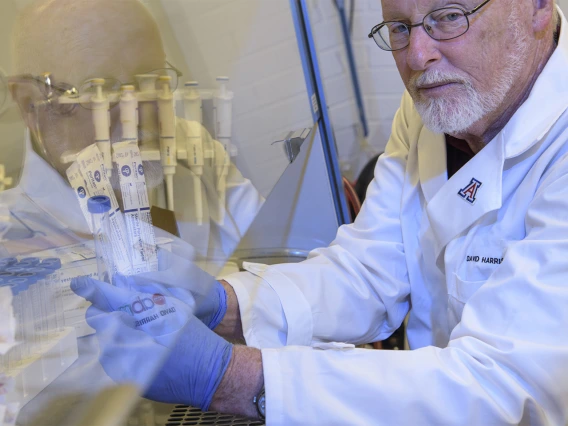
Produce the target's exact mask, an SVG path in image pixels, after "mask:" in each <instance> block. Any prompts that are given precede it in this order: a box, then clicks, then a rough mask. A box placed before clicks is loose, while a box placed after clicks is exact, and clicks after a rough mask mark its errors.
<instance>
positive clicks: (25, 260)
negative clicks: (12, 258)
mask: <svg viewBox="0 0 568 426" xmlns="http://www.w3.org/2000/svg"><path fill="white" fill-rule="evenodd" d="M39 262H40V258H39V257H24V258H23V259H20V262H19V264H23V263H25V264H30V263H31V264H32V265H33V266H36V265H38V264H39Z"/></svg>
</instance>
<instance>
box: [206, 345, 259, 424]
mask: <svg viewBox="0 0 568 426" xmlns="http://www.w3.org/2000/svg"><path fill="white" fill-rule="evenodd" d="M263 384H264V376H263V374H262V356H261V353H260V350H258V349H255V348H247V347H246V346H240V345H239V346H237V345H235V346H234V347H233V356H232V357H231V361H230V362H229V366H228V367H227V371H225V375H224V376H223V379H222V380H221V383H220V384H219V387H218V388H217V391H216V392H215V394H214V395H213V400H212V401H211V409H212V410H214V411H218V412H220V413H231V414H237V415H241V416H245V417H249V418H254V419H256V418H258V412H257V410H256V405H255V404H254V403H253V398H254V397H255V396H256V395H258V394H259V392H260V390H261V389H262V385H263Z"/></svg>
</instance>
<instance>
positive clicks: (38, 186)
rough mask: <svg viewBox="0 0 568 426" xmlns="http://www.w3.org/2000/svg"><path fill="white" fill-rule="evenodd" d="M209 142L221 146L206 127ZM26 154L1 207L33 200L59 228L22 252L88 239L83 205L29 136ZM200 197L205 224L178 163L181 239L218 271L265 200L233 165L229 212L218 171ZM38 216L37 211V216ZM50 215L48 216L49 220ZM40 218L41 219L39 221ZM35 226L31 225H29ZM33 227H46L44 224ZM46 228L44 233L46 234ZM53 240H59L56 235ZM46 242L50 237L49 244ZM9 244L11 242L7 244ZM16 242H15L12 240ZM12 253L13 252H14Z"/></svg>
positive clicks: (0, 196)
mask: <svg viewBox="0 0 568 426" xmlns="http://www.w3.org/2000/svg"><path fill="white" fill-rule="evenodd" d="M183 125H184V120H182V119H178V127H177V136H178V141H183V140H184V139H183V138H184V137H185V128H184V127H183ZM204 138H205V143H207V144H208V145H213V144H215V143H216V144H218V142H216V141H214V140H212V139H211V138H210V136H209V134H208V133H207V131H204ZM25 143H26V154H25V160H24V168H23V170H22V175H21V179H20V183H19V185H18V186H17V187H16V188H12V189H9V190H7V191H4V192H3V193H0V205H2V206H6V207H8V208H11V209H12V208H17V205H18V204H22V202H21V200H22V198H29V199H30V200H32V201H33V203H34V204H35V205H36V206H37V207H39V209H40V211H41V212H42V213H44V214H45V216H44V218H45V219H44V221H49V222H50V223H57V224H58V225H59V226H58V227H57V228H59V229H55V227H52V228H53V229H52V231H53V232H51V235H50V236H49V238H47V239H46V238H43V237H44V236H43V235H39V236H38V238H40V239H44V240H46V241H40V242H38V243H35V242H32V241H23V242H22V244H20V246H22V247H20V250H21V249H25V247H24V246H26V245H28V246H29V247H30V249H33V250H36V251H37V250H39V249H41V248H43V249H45V248H50V247H52V246H53V244H56V245H57V244H70V243H72V242H73V240H72V239H69V238H64V239H62V238H61V237H60V235H70V234H78V235H79V236H80V237H87V238H88V237H89V235H90V234H89V228H88V226H87V222H86V220H85V218H84V216H83V214H82V212H81V209H80V208H79V203H78V201H77V197H76V195H75V193H74V191H73V189H72V188H71V187H70V186H69V184H68V183H67V181H66V180H65V179H63V178H62V177H61V176H60V175H59V174H58V173H57V172H56V171H55V170H54V169H53V168H52V167H51V166H49V165H48V164H47V163H46V162H45V160H43V159H42V158H41V157H40V156H39V155H38V154H36V153H35V152H34V151H33V150H32V148H31V143H30V141H29V138H28V139H27V140H26V141H25ZM201 179H202V198H203V202H202V205H203V208H204V219H205V220H204V223H203V224H202V225H197V224H196V222H195V220H194V219H193V218H194V217H195V213H194V212H193V209H194V204H195V203H194V197H193V174H192V172H191V171H190V170H189V169H187V167H184V166H183V165H182V164H179V165H178V167H177V169H176V175H175V176H174V191H175V213H176V219H177V221H178V229H179V230H180V236H181V238H182V240H184V241H186V242H188V243H189V244H191V246H192V247H193V248H194V249H195V253H196V256H198V257H200V258H206V257H209V258H210V259H212V260H214V262H213V263H212V264H211V265H212V267H213V268H216V269H218V270H211V271H210V272H211V273H216V272H219V270H220V269H221V268H222V266H223V264H224V261H226V260H227V259H228V257H229V256H230V255H231V254H232V252H233V250H234V249H235V248H236V246H237V245H238V243H239V242H240V240H241V238H242V236H243V235H244V234H245V232H246V231H247V229H248V227H249V226H250V224H251V223H252V221H253V220H254V218H255V217H256V214H257V213H258V211H259V210H260V207H261V206H262V204H263V202H264V199H263V198H262V197H261V196H260V194H259V193H258V191H257V190H256V189H255V188H254V186H253V185H252V183H251V182H250V180H248V179H246V178H244V177H243V175H242V174H241V173H240V172H239V170H238V169H237V168H236V167H235V166H234V165H233V164H232V163H231V164H230V166H229V170H228V174H227V185H226V200H225V202H226V211H225V212H224V214H223V217H222V218H221V217H220V213H219V203H218V197H217V196H216V194H212V192H213V191H214V190H215V169H214V168H211V167H207V166H206V167H204V173H203V176H202V178H201ZM36 217H38V219H40V218H39V215H36ZM47 218H49V219H47ZM40 221H42V219H40ZM30 225H31V224H30ZM34 226H36V227H37V226H40V228H41V229H42V230H43V231H45V229H43V228H44V227H45V226H43V225H42V224H40V223H36V224H34ZM47 233H49V231H48V232H43V233H42V234H47ZM54 238H55V239H54ZM47 240H50V241H49V242H48V241H47ZM5 244H8V245H9V244H10V243H5ZM12 245H13V243H12ZM12 254H14V253H12Z"/></svg>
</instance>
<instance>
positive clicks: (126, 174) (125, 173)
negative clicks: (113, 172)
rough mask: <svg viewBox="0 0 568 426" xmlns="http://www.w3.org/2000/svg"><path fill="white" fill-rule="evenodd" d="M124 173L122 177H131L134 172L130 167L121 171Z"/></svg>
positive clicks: (125, 167)
mask: <svg viewBox="0 0 568 426" xmlns="http://www.w3.org/2000/svg"><path fill="white" fill-rule="evenodd" d="M120 170H121V171H122V175H123V176H126V177H128V176H130V175H131V174H132V170H130V167H128V166H122V169H120Z"/></svg>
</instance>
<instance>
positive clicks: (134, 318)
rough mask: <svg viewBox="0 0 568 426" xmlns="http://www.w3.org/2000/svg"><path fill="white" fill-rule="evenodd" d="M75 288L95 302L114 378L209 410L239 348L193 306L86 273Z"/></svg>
mask: <svg viewBox="0 0 568 426" xmlns="http://www.w3.org/2000/svg"><path fill="white" fill-rule="evenodd" d="M71 288H72V289H73V291H74V292H75V293H77V294H78V295H80V296H82V297H84V298H85V299H87V300H88V301H90V302H91V303H92V306H91V307H89V309H88V310H87V322H88V324H89V325H90V326H91V327H93V328H94V329H95V330H96V332H97V334H96V336H97V338H98V341H99V347H100V362H101V364H102V366H103V368H104V369H105V371H106V373H107V374H108V375H109V376H110V377H111V378H112V379H113V380H115V381H116V382H134V383H136V384H138V385H140V386H142V387H144V388H146V393H145V396H147V397H148V398H151V399H154V400H156V401H162V402H168V403H184V404H188V405H192V406H195V407H200V408H201V409H204V410H207V409H208V408H209V406H210V404H211V400H212V398H213V395H214V394H215V391H216V390H217V388H218V387H219V384H220V383H221V380H222V379H223V376H224V374H225V371H226V370H227V368H228V367H229V362H230V360H231V354H232V351H233V346H232V345H231V344H230V343H229V342H227V341H226V340H224V339H223V338H221V337H219V336H218V335H216V334H215V333H213V332H212V331H211V330H209V329H208V328H207V327H206V326H205V325H204V324H203V323H202V322H201V321H200V320H198V319H197V318H196V317H195V316H193V315H192V307H191V306H190V304H187V303H184V302H182V301H180V300H179V299H177V298H175V297H173V296H171V295H169V294H167V295H165V294H162V293H159V292H154V289H157V288H158V287H152V290H151V292H149V293H142V292H135V291H132V290H130V289H126V288H118V287H113V286H111V285H109V284H106V283H103V282H100V281H95V280H93V279H90V278H86V277H81V278H76V279H74V280H73V281H72V283H71ZM160 291H161V290H160ZM229 382H231V383H232V382H233V381H231V380H229Z"/></svg>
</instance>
